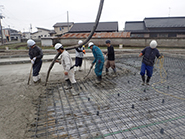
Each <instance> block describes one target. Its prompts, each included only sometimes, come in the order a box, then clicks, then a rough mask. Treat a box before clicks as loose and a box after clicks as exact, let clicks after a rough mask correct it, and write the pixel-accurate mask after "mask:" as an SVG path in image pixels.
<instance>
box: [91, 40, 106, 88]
mask: <svg viewBox="0 0 185 139" xmlns="http://www.w3.org/2000/svg"><path fill="white" fill-rule="evenodd" d="M88 47H89V48H90V49H91V50H92V52H93V56H94V58H95V59H94V61H93V62H92V65H91V67H90V68H92V67H93V66H94V64H95V63H96V66H95V69H94V71H95V73H96V76H97V81H96V83H97V84H99V83H101V81H102V70H103V65H104V57H103V53H102V51H101V49H100V48H99V47H98V46H96V45H94V43H93V42H89V44H88Z"/></svg>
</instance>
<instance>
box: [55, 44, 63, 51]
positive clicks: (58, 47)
mask: <svg viewBox="0 0 185 139" xmlns="http://www.w3.org/2000/svg"><path fill="white" fill-rule="evenodd" d="M60 48H63V46H62V44H61V43H57V44H55V50H58V49H60Z"/></svg>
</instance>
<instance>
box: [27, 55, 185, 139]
mask: <svg viewBox="0 0 185 139" xmlns="http://www.w3.org/2000/svg"><path fill="white" fill-rule="evenodd" d="M116 63H117V64H116V66H117V69H118V75H117V76H116V77H113V76H111V75H109V76H103V81H102V83H101V85H97V84H95V78H88V79H87V80H85V81H82V80H79V81H78V83H77V84H78V90H74V89H71V90H65V89H64V84H63V83H57V84H50V85H49V86H48V89H47V91H46V93H45V94H43V95H41V96H40V97H39V99H38V104H37V113H36V118H35V123H33V124H32V125H34V126H33V127H32V129H31V130H30V131H33V136H32V137H33V138H48V139H50V138H71V139H72V138H75V139H78V138H80V139H86V138H94V139H98V138H105V139H113V138H116V139H120V138H129V139H134V138H138V139H139V138H141V139H145V138H146V139H148V138H175V139H183V138H184V137H185V91H184V86H185V70H184V69H185V62H184V60H183V59H178V58H170V57H165V60H164V64H163V66H164V68H165V70H166V73H167V76H166V77H165V79H164V80H163V81H162V80H161V76H160V70H159V69H157V68H156V67H157V65H156V66H155V68H154V73H153V77H152V78H151V82H150V85H145V86H142V85H141V77H140V74H139V72H140V65H141V59H140V58H137V57H122V58H119V60H117V61H116ZM125 68H126V69H128V70H129V71H130V72H129V73H126V74H125V72H122V71H123V69H125ZM73 91H78V92H79V93H80V94H79V95H75V96H73V95H71V93H72V92H73Z"/></svg>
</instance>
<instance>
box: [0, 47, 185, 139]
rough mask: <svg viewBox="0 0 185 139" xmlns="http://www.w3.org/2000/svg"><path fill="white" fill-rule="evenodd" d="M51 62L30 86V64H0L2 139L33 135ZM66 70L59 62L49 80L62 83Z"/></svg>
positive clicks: (0, 124)
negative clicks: (36, 114) (38, 106)
mask: <svg viewBox="0 0 185 139" xmlns="http://www.w3.org/2000/svg"><path fill="white" fill-rule="evenodd" d="M178 52H179V53H181V52H182V51H179V50H178ZM173 54H174V53H173ZM49 65H50V62H48V63H43V66H42V69H41V72H40V74H41V79H42V82H41V83H40V84H36V85H35V84H34V83H33V82H32V81H31V82H30V85H27V82H28V76H29V72H30V68H31V64H30V63H28V64H13V65H0V139H29V138H30V133H28V130H29V129H30V126H31V124H32V123H33V122H34V118H35V113H36V111H35V105H34V104H36V103H37V99H38V97H39V95H40V94H42V93H45V89H46V86H45V85H44V84H45V79H46V73H47V70H48V67H49ZM87 65H88V64H87ZM87 67H89V66H87ZM62 69H63V68H62V66H60V65H59V64H55V65H54V67H53V69H52V71H51V73H50V77H49V82H62V81H63V74H62ZM87 71H88V68H87V69H86V72H81V73H79V74H80V75H79V77H83V76H84V75H86V74H87ZM92 73H93V72H92Z"/></svg>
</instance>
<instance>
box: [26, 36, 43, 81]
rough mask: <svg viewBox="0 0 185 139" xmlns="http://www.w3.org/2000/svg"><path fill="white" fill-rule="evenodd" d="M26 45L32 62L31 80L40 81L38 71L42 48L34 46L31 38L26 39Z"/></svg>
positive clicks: (40, 64)
mask: <svg viewBox="0 0 185 139" xmlns="http://www.w3.org/2000/svg"><path fill="white" fill-rule="evenodd" d="M27 45H28V48H29V56H30V59H31V63H32V64H33V82H34V83H40V81H41V78H40V75H39V72H40V69H41V66H42V57H43V53H42V49H41V48H40V47H38V46H36V43H35V41H33V40H32V39H29V40H28V41H27Z"/></svg>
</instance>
